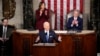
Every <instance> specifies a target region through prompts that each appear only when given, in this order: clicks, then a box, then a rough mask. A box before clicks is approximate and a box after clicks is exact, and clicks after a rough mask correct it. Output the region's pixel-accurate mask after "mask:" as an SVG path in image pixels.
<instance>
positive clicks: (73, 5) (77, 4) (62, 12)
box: [41, 0, 83, 30]
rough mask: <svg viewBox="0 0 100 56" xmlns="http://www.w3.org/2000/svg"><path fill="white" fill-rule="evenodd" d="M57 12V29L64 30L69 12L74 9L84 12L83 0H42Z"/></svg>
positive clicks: (47, 6)
mask: <svg viewBox="0 0 100 56" xmlns="http://www.w3.org/2000/svg"><path fill="white" fill-rule="evenodd" d="M41 1H43V2H45V3H46V8H47V9H50V10H52V11H54V13H55V29H56V30H64V29H65V24H66V23H65V20H66V16H67V14H68V13H69V12H70V11H71V10H74V9H77V10H80V12H83V0H41Z"/></svg>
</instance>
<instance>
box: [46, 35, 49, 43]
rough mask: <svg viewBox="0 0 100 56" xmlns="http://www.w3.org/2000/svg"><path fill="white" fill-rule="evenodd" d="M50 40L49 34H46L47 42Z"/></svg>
mask: <svg viewBox="0 0 100 56" xmlns="http://www.w3.org/2000/svg"><path fill="white" fill-rule="evenodd" d="M48 39H49V36H48V33H46V40H47V42H48Z"/></svg>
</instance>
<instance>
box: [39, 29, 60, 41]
mask: <svg viewBox="0 0 100 56" xmlns="http://www.w3.org/2000/svg"><path fill="white" fill-rule="evenodd" d="M39 37H40V42H41V43H53V42H54V40H55V41H56V42H59V41H58V37H57V35H56V34H55V32H54V31H53V30H49V39H48V41H47V40H46V33H45V31H44V30H42V31H39Z"/></svg>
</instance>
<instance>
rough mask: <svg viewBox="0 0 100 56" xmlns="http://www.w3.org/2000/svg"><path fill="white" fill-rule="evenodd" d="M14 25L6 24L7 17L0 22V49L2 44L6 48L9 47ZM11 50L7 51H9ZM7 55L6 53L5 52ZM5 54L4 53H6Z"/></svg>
mask: <svg viewBox="0 0 100 56" xmlns="http://www.w3.org/2000/svg"><path fill="white" fill-rule="evenodd" d="M14 29H15V28H14V26H10V25H8V19H2V24H1V25H0V49H1V48H2V46H5V47H6V50H8V49H10V47H11V38H10V37H11V35H12V31H13V30H14ZM10 51H11V50H9V51H7V52H10ZM6 54H7V55H8V53H6ZM6 54H5V55H6Z"/></svg>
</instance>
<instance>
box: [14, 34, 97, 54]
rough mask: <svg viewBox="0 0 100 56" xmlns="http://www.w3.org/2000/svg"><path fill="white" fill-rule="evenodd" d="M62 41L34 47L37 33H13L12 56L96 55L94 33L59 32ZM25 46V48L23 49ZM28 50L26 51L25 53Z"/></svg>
mask: <svg viewBox="0 0 100 56" xmlns="http://www.w3.org/2000/svg"><path fill="white" fill-rule="evenodd" d="M61 36H62V42H61V43H58V44H57V45H56V46H54V47H50V46H49V47H46V46H42V47H41V46H38V47H36V46H35V47H34V46H33V44H34V41H35V39H36V37H37V34H23V33H17V32H14V33H13V54H14V56H24V55H25V54H27V55H31V56H96V35H95V34H94V33H91V34H78V35H77V34H72V35H71V34H66V35H65V34H61ZM23 48H26V49H23ZM26 52H28V53H26Z"/></svg>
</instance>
